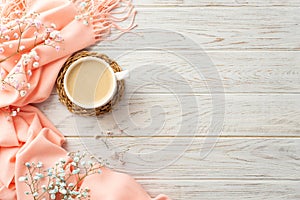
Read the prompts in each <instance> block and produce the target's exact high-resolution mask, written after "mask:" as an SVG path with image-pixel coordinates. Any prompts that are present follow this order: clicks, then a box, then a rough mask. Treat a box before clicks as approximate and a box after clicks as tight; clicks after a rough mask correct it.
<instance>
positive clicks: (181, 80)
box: [92, 44, 300, 94]
mask: <svg viewBox="0 0 300 200" xmlns="http://www.w3.org/2000/svg"><path fill="white" fill-rule="evenodd" d="M100 49H101V44H99V46H98V47H94V48H93V49H92V50H94V51H99V52H102V53H105V54H107V55H109V56H110V57H112V58H114V59H115V60H117V62H118V64H119V65H120V66H122V67H123V68H126V69H128V70H130V79H128V80H127V81H126V89H127V91H135V92H136V93H172V92H173V93H174V92H175V93H177V94H178V93H202V94H203V93H204V94H205V93H206V94H210V93H213V92H215V91H213V90H211V89H210V87H213V88H214V89H215V90H216V87H217V85H216V84H214V82H216V80H215V77H217V78H219V80H220V81H221V83H222V84H223V85H222V89H220V90H224V92H225V93H227V94H228V93H299V92H300V78H299V77H300V51H289V52H284V51H279V52H278V51H263V52H261V51H257V52H255V51H254V52H242V51H231V52H230V53H229V52H226V51H209V52H201V51H173V52H172V51H166V50H163V49H161V50H135V51H130V52H126V53H124V51H126V50H123V51H110V50H107V49H104V50H100ZM162 87H163V88H164V89H162ZM220 90H219V91H220Z"/></svg>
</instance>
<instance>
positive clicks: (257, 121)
mask: <svg viewBox="0 0 300 200" xmlns="http://www.w3.org/2000/svg"><path fill="white" fill-rule="evenodd" d="M133 2H134V4H135V5H137V10H138V15H137V21H136V22H137V24H138V25H139V27H138V29H136V30H135V31H134V32H135V33H137V34H132V33H131V34H125V35H123V36H122V37H121V38H119V39H118V40H116V41H113V42H101V43H99V44H98V45H96V46H94V47H92V48H91V50H96V51H98V52H102V53H106V54H107V55H109V56H110V57H111V58H114V59H115V60H117V62H118V63H119V64H120V65H121V66H122V67H124V68H127V69H129V70H130V71H131V79H128V80H127V84H126V91H125V96H124V97H123V99H122V101H121V102H120V103H119V104H118V106H117V107H115V109H114V110H113V112H112V113H109V114H106V115H103V116H101V117H98V118H95V117H78V116H75V115H73V114H71V113H69V112H68V111H67V109H66V108H65V107H64V106H63V105H61V104H60V103H59V102H58V96H57V95H56V92H53V93H52V95H51V96H50V98H49V99H48V100H47V101H46V102H44V103H42V104H39V105H37V106H38V107H39V108H40V109H41V110H42V111H43V112H44V113H45V114H46V116H47V117H48V118H49V119H50V120H51V121H52V122H53V123H54V124H55V126H56V127H58V128H59V130H61V131H62V133H63V134H64V135H66V136H67V143H66V145H65V147H66V148H67V150H69V151H75V150H84V149H87V150H89V151H90V152H92V153H93V154H94V155H95V156H97V157H102V158H105V159H107V160H108V161H109V162H110V163H111V167H114V168H115V169H116V170H118V171H123V172H128V173H129V174H131V175H133V176H134V178H136V179H137V180H138V182H140V183H141V184H142V185H143V186H144V187H145V189H146V190H147V191H148V192H149V193H150V194H151V195H152V196H156V195H158V194H160V193H165V194H167V195H169V196H170V197H171V198H172V199H173V200H185V199H190V200H199V199H203V200H220V199H222V200H229V199H230V200H235V199H237V200H240V199H251V200H252V199H253V200H257V199H270V200H279V199H280V200H281V199H289V200H290V199H291V200H294V199H295V200H296V199H300V193H299V187H300V170H299V169H300V157H299V152H300V144H299V143H300V135H299V134H300V110H299V106H300V65H299V63H300V62H299V61H300V55H299V54H300V25H299V21H300V15H299V8H300V0H286V1H281V0H265V1H261V0H213V1H212V0H201V1H197V0H143V1H138V0H133ZM219 83H222V85H219ZM223 94H224V96H223ZM222 98H224V100H223V99H222ZM213 119H214V120H215V121H213ZM222 119H224V121H223V122H222ZM220 127H221V128H222V131H220ZM87 147H88V148H87Z"/></svg>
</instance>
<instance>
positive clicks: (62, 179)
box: [18, 152, 103, 200]
mask: <svg viewBox="0 0 300 200" xmlns="http://www.w3.org/2000/svg"><path fill="white" fill-rule="evenodd" d="M85 157H86V153H82V154H81V153H80V152H76V153H69V154H68V158H67V159H65V158H61V159H60V160H59V161H57V162H56V163H55V166H54V167H52V168H48V169H47V170H44V169H43V163H42V162H38V163H30V162H27V163H25V166H26V168H27V171H28V172H27V173H26V174H25V176H21V177H19V179H18V180H19V181H20V182H24V183H25V184H26V185H27V186H28V187H29V191H26V192H25V194H26V195H28V196H31V197H32V199H33V200H38V199H41V200H46V199H51V200H55V199H62V200H75V199H77V200H84V199H90V195H89V191H90V190H89V188H81V187H80V184H81V183H82V181H83V180H84V179H85V178H86V177H87V176H90V175H92V174H96V173H101V167H103V164H101V163H99V162H93V161H92V160H88V161H87V160H86V159H85ZM91 159H94V158H93V157H91Z"/></svg>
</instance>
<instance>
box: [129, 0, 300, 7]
mask: <svg viewBox="0 0 300 200" xmlns="http://www.w3.org/2000/svg"><path fill="white" fill-rule="evenodd" d="M133 3H134V4H135V5H137V6H160V7H163V6H187V7H193V6H209V7H211V6H224V7H227V6H234V7H241V6H246V7H250V6H258V7H264V6H300V1H299V0H286V1H281V0H265V1H260V0H214V1H211V0H201V1H195V0H143V1H139V0H133Z"/></svg>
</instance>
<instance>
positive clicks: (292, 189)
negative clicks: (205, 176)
mask: <svg viewBox="0 0 300 200" xmlns="http://www.w3.org/2000/svg"><path fill="white" fill-rule="evenodd" d="M140 183H141V184H142V185H143V186H144V188H145V189H146V190H147V191H149V192H150V194H151V195H152V196H153V197H154V196H156V195H158V194H160V193H165V194H168V195H169V196H170V198H172V199H174V200H185V199H190V200H220V199H222V200H240V199H250V200H257V199H265V200H282V199H289V200H298V199H299V198H300V193H299V186H300V182H299V181H259V180H258V181H238V180H232V181H224V180H213V181H189V180H184V181H178V180H175V181H162V180H159V181H156V180H154V181H152V180H143V181H140Z"/></svg>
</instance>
